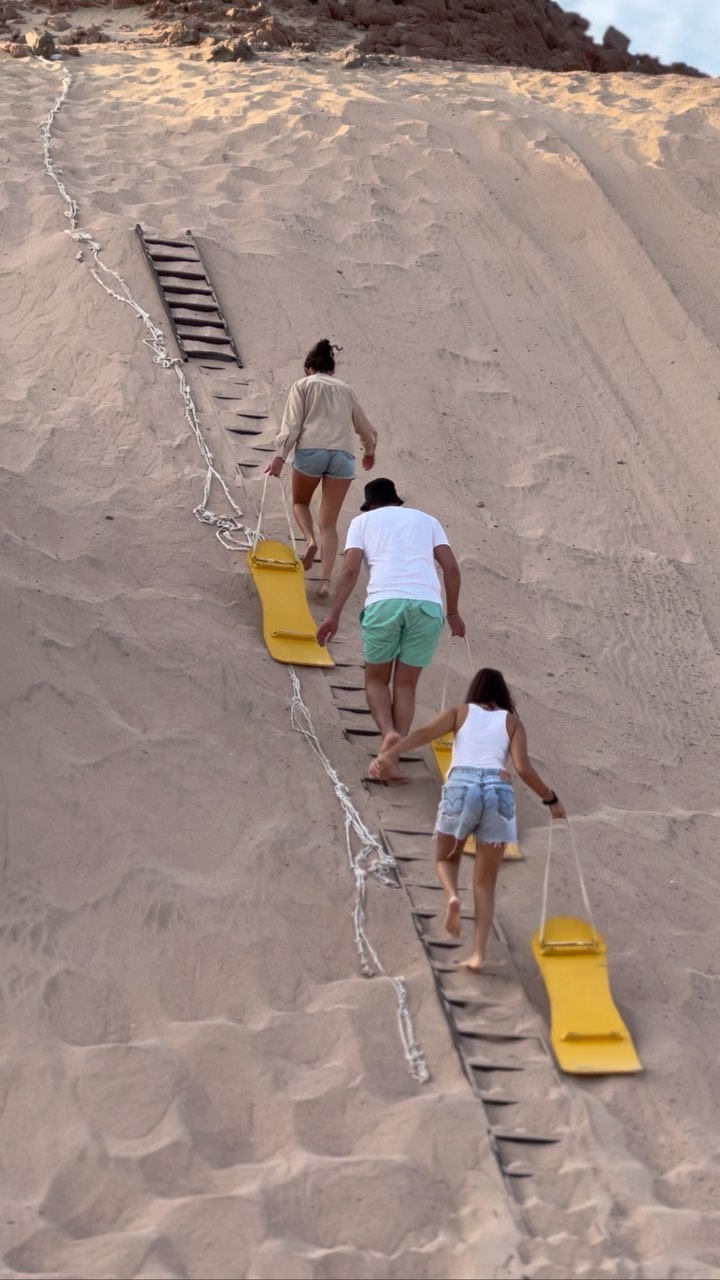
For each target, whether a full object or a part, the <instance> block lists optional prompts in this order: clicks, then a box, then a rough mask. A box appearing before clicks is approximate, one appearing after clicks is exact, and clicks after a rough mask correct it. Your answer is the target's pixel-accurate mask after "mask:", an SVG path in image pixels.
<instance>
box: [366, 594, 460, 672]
mask: <svg viewBox="0 0 720 1280" xmlns="http://www.w3.org/2000/svg"><path fill="white" fill-rule="evenodd" d="M360 624H361V626H362V637H363V651H364V654H365V661H366V662H370V663H373V664H374V663H382V662H393V661H394V659H395V658H399V659H400V661H401V662H406V663H407V665H408V666H409V667H429V666H430V663H431V662H432V660H433V658H434V657H435V650H436V649H437V647H438V643H439V640H440V636H441V635H442V629H443V626H444V625H445V619H444V616H443V611H442V606H441V605H439V604H435V602H434V601H432V600H376V601H375V603H374V604H370V605H368V607H367V608H366V609H363V611H362V613H361V614H360Z"/></svg>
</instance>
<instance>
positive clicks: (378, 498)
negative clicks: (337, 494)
mask: <svg viewBox="0 0 720 1280" xmlns="http://www.w3.org/2000/svg"><path fill="white" fill-rule="evenodd" d="M403 505H404V503H403V500H402V498H398V495H397V490H396V488H395V485H394V483H393V481H392V480H386V479H384V478H383V477H380V479H378V480H370V481H369V482H368V483H367V484H366V485H365V501H364V502H363V504H362V506H361V508H360V510H361V511H369V510H370V508H371V507H402V506H403Z"/></svg>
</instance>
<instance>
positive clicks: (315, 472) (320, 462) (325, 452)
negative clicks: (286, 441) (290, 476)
mask: <svg viewBox="0 0 720 1280" xmlns="http://www.w3.org/2000/svg"><path fill="white" fill-rule="evenodd" d="M293 469H294V470H295V471H300V472H302V474H303V475H304V476H332V477H333V479H334V480H354V479H355V459H354V457H353V455H352V454H351V453H346V452H345V450H344V449H296V450H295V457H294V458H293Z"/></svg>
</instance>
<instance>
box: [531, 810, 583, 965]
mask: <svg viewBox="0 0 720 1280" xmlns="http://www.w3.org/2000/svg"><path fill="white" fill-rule="evenodd" d="M556 821H557V819H556V818H550V819H549V823H548V851H547V860H546V863H545V879H544V881H543V896H542V912H541V915H540V935H539V936H540V945H541V946H542V945H543V943H544V942H545V925H546V923H547V904H548V891H549V887H550V861H551V858H552V838H553V827H554V826H555V823H556ZM565 821H566V822H567V829H568V831H569V832H570V843H571V844H572V849H573V854H574V855H575V867H576V870H577V874H578V880H579V881H580V892H581V894H582V900H583V904H584V906H585V910H586V912H587V917H588V920H589V921H590V928H591V929H592V931H593V935H594V937H595V938H596V939H597V929H596V928H595V921H594V920H593V913H592V907H591V906H590V898H589V895H588V891H587V887H586V885H585V878H584V876H583V873H582V867H581V866H580V857H579V855H578V851H577V845H576V843H575V833H574V831H573V829H572V826H571V824H570V819H569V818H566V819H565Z"/></svg>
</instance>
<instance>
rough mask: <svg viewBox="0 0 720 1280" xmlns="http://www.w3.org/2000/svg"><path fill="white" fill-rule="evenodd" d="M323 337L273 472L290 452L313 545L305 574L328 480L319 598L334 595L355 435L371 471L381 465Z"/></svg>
mask: <svg viewBox="0 0 720 1280" xmlns="http://www.w3.org/2000/svg"><path fill="white" fill-rule="evenodd" d="M336 349H337V348H333V346H332V345H331V343H330V342H329V341H328V339H327V338H323V339H322V341H320V342H318V343H317V344H316V346H314V347H313V349H312V351H309V352H308V354H307V356H306V357H305V377H304V378H300V379H299V381H298V382H294V383H293V385H292V387H291V388H290V393H289V395H288V398H287V404H286V405H285V412H284V414H283V420H282V426H281V428H280V434H279V435H278V438H277V442H276V452H275V457H274V458H273V460H272V462H271V463H270V465H269V467H267V471H268V472H269V474H270V475H271V476H279V475H280V474H281V472H282V469H283V467H284V465H285V462H286V460H287V458H288V455H289V454H290V452H291V451H292V450H293V449H294V450H295V457H294V459H293V469H292V500H293V510H294V512H295V519H296V520H297V522H298V525H299V526H300V529H301V532H302V533H303V534H304V536H305V538H306V540H307V551H306V553H305V556H304V558H303V564H304V566H305V569H309V568H310V567H311V565H312V563H313V561H314V559H315V553H316V551H317V549H318V548H317V542H316V539H315V530H314V528H313V521H312V514H311V512H310V502H311V499H312V496H313V494H314V492H315V490H316V489H317V487H318V485H319V484H320V481H322V499H321V502H320V516H319V525H320V559H321V566H320V586H319V587H318V592H317V594H318V598H319V599H320V600H324V599H326V598H327V596H328V595H329V592H330V578H331V575H332V571H333V565H334V564H335V559H336V557H337V551H338V535H337V522H338V516H339V515H340V510H341V507H342V504H343V502H344V500H345V495H346V493H347V491H348V489H349V488H350V485H351V484H352V482H353V480H354V478H355V454H354V445H355V439H354V437H355V435H358V436H359V437H360V439H361V441H362V446H363V459H362V465H363V468H364V469H365V471H370V470H372V468H373V466H374V465H375V446H376V443H377V432H376V430H375V428H374V426H373V425H372V423H371V421H370V419H369V418H368V417H367V415H366V414H365V413H364V412H363V410H362V408H361V407H360V404H359V403H358V399H357V396H356V395H355V392H354V391H353V390H352V388H351V387H349V386H348V385H347V383H346V382H341V381H340V379H339V378H336V377H335V376H334V375H335V354H334V352H335V350H336Z"/></svg>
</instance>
